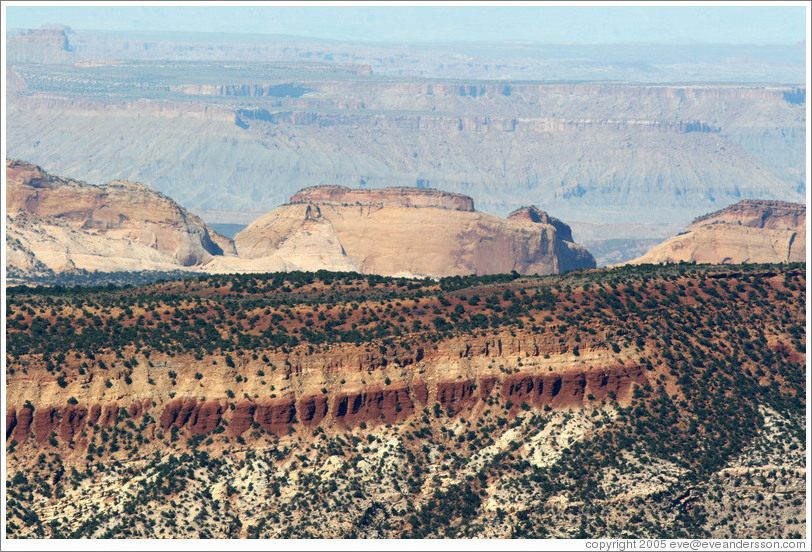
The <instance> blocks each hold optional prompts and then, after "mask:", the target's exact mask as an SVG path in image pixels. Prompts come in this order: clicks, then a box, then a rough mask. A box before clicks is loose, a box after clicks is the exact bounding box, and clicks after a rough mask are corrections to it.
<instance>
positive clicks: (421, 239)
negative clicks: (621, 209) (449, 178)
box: [207, 186, 595, 277]
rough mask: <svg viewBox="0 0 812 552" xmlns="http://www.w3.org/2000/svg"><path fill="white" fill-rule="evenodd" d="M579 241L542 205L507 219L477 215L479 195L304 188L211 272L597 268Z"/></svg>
mask: <svg viewBox="0 0 812 552" xmlns="http://www.w3.org/2000/svg"><path fill="white" fill-rule="evenodd" d="M416 207H417V208H416ZM562 234H563V235H562ZM571 240H572V233H571V232H570V230H569V227H568V226H567V225H565V224H564V223H562V222H561V221H558V220H557V219H553V218H552V217H549V216H548V215H546V214H545V213H542V212H541V211H539V210H538V209H536V208H528V209H526V210H525V216H522V215H520V214H517V215H516V216H514V217H513V218H512V219H507V220H505V219H501V218H498V217H494V216H491V215H486V214H483V213H478V212H476V211H474V209H473V200H471V199H470V198H467V197H465V196H460V195H457V194H448V193H445V192H440V191H437V190H424V189H418V188H385V189H380V190H349V189H347V188H342V187H339V186H324V187H315V188H308V189H305V190H302V191H301V192H299V193H297V194H295V195H294V196H293V197H292V198H291V200H290V203H289V204H287V205H283V206H281V207H279V208H277V209H275V210H273V211H272V212H270V213H268V214H267V215H265V216H263V217H260V218H259V219H257V220H256V221H254V222H253V223H252V224H251V225H250V226H249V227H248V228H246V229H245V230H243V231H242V232H240V233H239V234H238V235H237V236H236V237H235V243H236V246H237V250H238V252H239V256H240V260H239V261H233V260H228V259H222V260H218V261H216V262H213V263H211V264H210V265H208V266H207V270H210V271H213V272H217V271H231V270H236V271H240V270H252V269H254V270H262V269H264V270H268V269H271V268H272V267H282V269H291V268H298V269H300V270H318V269H327V270H331V269H332V270H336V269H338V270H354V271H358V272H362V273H367V274H381V275H386V276H417V277H423V276H430V277H442V276H454V275H465V274H494V273H507V272H511V271H516V272H518V273H520V274H552V273H560V272H565V271H568V270H574V269H579V268H592V267H594V266H595V261H594V259H593V258H592V256H591V255H590V254H589V252H588V251H586V250H585V249H584V248H583V247H582V246H580V245H578V244H575V243H573V242H572V241H571ZM246 259H247V260H248V261H245V260H246Z"/></svg>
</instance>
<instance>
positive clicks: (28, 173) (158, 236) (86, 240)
mask: <svg viewBox="0 0 812 552" xmlns="http://www.w3.org/2000/svg"><path fill="white" fill-rule="evenodd" d="M6 178H7V186H6V204H7V218H6V229H7V239H6V243H7V247H8V250H9V256H8V266H9V267H11V268H15V269H18V270H20V271H22V272H23V273H26V272H30V271H31V270H46V269H47V270H52V271H54V272H61V271H64V270H71V269H84V270H91V271H96V270H97V271H105V272H110V271H116V270H130V271H134V270H168V269H173V268H179V267H191V266H200V265H202V264H205V263H206V262H209V261H210V260H211V259H213V258H214V257H216V256H222V255H233V254H234V253H235V250H234V246H233V244H232V243H231V241H230V240H228V239H227V238H224V237H222V236H220V235H218V234H217V233H215V232H214V231H213V230H211V229H210V228H208V227H207V226H206V225H205V224H204V223H203V221H202V220H200V218H199V217H197V216H195V215H193V214H191V213H189V212H188V211H186V210H185V209H183V208H182V207H181V206H180V205H178V204H177V203H175V202H174V201H172V200H171V199H169V198H168V197H166V196H164V195H163V194H161V193H159V192H157V191H155V190H153V189H152V188H150V187H148V186H145V185H143V184H138V183H134V182H125V181H114V182H111V183H109V184H107V185H104V186H93V185H91V184H87V183H85V182H80V181H77V180H71V179H66V178H60V177H57V176H53V175H51V174H48V173H47V172H45V171H43V170H42V169H41V168H40V167H38V166H36V165H32V164H30V163H25V162H23V161H17V160H9V161H6Z"/></svg>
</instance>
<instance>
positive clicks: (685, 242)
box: [630, 200, 806, 264]
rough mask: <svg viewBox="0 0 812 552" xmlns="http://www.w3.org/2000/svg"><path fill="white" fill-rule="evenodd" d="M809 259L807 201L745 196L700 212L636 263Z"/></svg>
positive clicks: (757, 261)
mask: <svg viewBox="0 0 812 552" xmlns="http://www.w3.org/2000/svg"><path fill="white" fill-rule="evenodd" d="M805 259H806V206H805V205H803V204H800V203H786V202H783V201H766V200H744V201H740V202H739V203H736V204H734V205H731V206H730V207H727V208H725V209H722V210H721V211H717V212H715V213H710V214H708V215H705V216H703V217H699V218H697V219H696V220H694V222H693V223H691V225H690V226H688V229H687V232H685V233H683V234H680V235H679V236H675V237H673V238H670V239H669V240H666V241H665V242H663V243H661V244H660V245H658V246H656V247H655V248H654V249H652V250H651V251H649V252H648V253H646V254H645V255H643V256H642V257H639V258H637V259H635V260H633V261H630V263H631V264H642V263H665V262H672V263H676V262H680V261H686V262H691V261H695V262H697V263H713V264H722V263H733V264H738V263H783V262H803V261H804V260H805Z"/></svg>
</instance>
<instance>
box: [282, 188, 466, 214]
mask: <svg viewBox="0 0 812 552" xmlns="http://www.w3.org/2000/svg"><path fill="white" fill-rule="evenodd" d="M288 203H289V204H291V205H293V204H296V203H310V204H316V205H340V206H352V205H360V206H366V207H436V208H438V209H451V210H453V211H467V212H470V213H472V212H474V200H473V199H471V198H470V197H467V196H464V195H460V194H452V193H449V192H443V191H441V190H431V189H424V188H403V187H400V188H397V187H395V188H378V189H371V190H353V189H350V188H346V187H344V186H313V187H310V188H304V189H302V190H300V191H298V192H297V193H296V194H294V195H293V197H291V198H290V201H289V202H288Z"/></svg>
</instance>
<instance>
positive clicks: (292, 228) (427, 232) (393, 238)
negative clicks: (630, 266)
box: [6, 160, 595, 281]
mask: <svg viewBox="0 0 812 552" xmlns="http://www.w3.org/2000/svg"><path fill="white" fill-rule="evenodd" d="M6 174H7V179H8V186H7V188H6V198H7V204H8V212H7V218H6V227H7V229H8V232H7V240H6V245H7V251H8V256H7V266H8V267H9V269H10V271H11V272H13V274H14V279H15V280H18V281H25V277H26V275H28V277H33V276H37V277H39V276H42V275H46V276H47V275H48V273H49V272H50V273H52V274H55V273H61V272H66V271H78V270H86V271H90V272H116V271H121V272H127V271H167V270H176V269H180V268H183V269H185V270H193V271H199V272H208V273H230V272H284V271H292V270H303V271H316V270H333V271H344V272H360V273H363V274H379V275H384V276H404V277H421V278H422V277H427V276H428V277H443V276H454V275H468V274H496V273H508V272H511V271H516V272H518V273H519V274H554V273H560V272H566V271H569V270H575V269H580V268H594V267H595V259H594V258H593V257H592V255H591V254H590V253H589V252H588V251H587V250H586V249H585V248H584V247H582V246H581V245H578V244H576V243H574V242H573V241H572V232H571V231H570V228H569V226H567V225H566V224H564V223H563V222H561V221H560V220H558V219H555V218H553V217H550V216H549V215H547V214H546V213H544V212H543V211H541V210H539V209H538V208H536V207H532V206H531V207H524V208H522V209H519V210H518V211H516V212H514V213H513V214H512V215H511V216H510V217H509V218H507V219H502V218H499V217H496V216H492V215H486V214H484V213H478V212H477V211H476V210H475V209H474V201H473V200H472V199H471V198H470V197H467V196H464V195H460V194H453V193H448V192H443V191H440V190H431V189H420V188H382V189H367V190H353V189H350V188H345V187H342V186H317V187H310V188H305V189H303V190H301V191H299V192H297V193H296V194H294V195H293V197H291V198H290V202H289V203H287V204H285V205H282V206H280V207H278V208H276V209H274V210H273V211H271V212H270V213H267V214H266V215H264V216H262V217H260V218H259V219H257V220H256V221H254V222H253V223H252V224H251V225H249V226H248V227H247V228H245V229H244V230H242V231H241V232H239V233H238V234H237V235H236V236H235V237H234V240H233V241H232V240H231V239H229V238H226V237H223V236H221V235H219V234H217V233H216V232H214V231H213V230H212V229H211V228H209V227H208V226H207V225H206V224H204V223H203V221H202V220H201V219H200V218H198V217H197V216H195V215H193V214H192V213H190V212H188V211H186V210H185V209H184V208H183V207H181V206H180V205H178V204H177V203H175V202H174V201H173V200H172V199H170V198H168V197H166V196H165V195H163V194H161V193H159V192H157V191H155V190H153V189H152V188H150V187H149V186H145V185H143V184H138V183H134V182H126V181H114V182H111V183H109V184H106V185H104V186H94V185H91V184H88V183H85V182H80V181H77V180H71V179H66V178H61V177H58V176H53V175H51V174H48V173H47V172H45V171H43V170H42V169H41V168H40V167H38V166H36V165H32V164H30V163H26V162H23V161H17V160H10V161H7V162H6Z"/></svg>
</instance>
